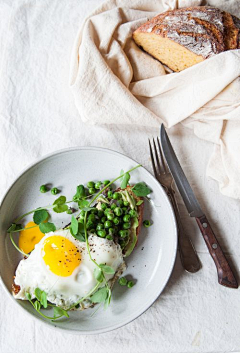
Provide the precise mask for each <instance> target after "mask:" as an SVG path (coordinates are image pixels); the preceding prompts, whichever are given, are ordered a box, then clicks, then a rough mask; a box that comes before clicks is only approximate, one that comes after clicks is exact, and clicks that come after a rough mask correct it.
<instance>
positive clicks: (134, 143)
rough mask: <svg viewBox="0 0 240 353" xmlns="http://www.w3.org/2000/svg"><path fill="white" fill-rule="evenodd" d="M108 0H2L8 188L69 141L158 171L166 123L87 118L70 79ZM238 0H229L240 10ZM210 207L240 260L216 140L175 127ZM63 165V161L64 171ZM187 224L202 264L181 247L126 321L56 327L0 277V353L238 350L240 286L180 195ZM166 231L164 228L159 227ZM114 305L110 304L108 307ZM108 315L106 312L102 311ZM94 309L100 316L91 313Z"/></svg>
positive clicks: (1, 188) (2, 180)
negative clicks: (155, 145)
mask: <svg viewBox="0 0 240 353" xmlns="http://www.w3.org/2000/svg"><path fill="white" fill-rule="evenodd" d="M99 3H100V0H89V1H85V0H68V1H60V0H44V1H43V0H16V1H12V0H4V1H3V0H2V1H0V15H1V21H0V52H1V78H0V88H1V94H0V104H1V107H0V151H1V153H0V166H1V172H0V198H1V199H2V197H3V195H4V193H5V192H6V190H7V188H8V187H9V186H10V185H11V183H12V182H13V181H14V179H15V178H16V177H17V175H18V174H19V173H20V172H22V170H23V168H25V167H26V166H27V165H28V164H29V163H33V162H34V161H35V160H36V158H39V157H41V156H44V155H45V154H47V153H50V152H53V151H56V150H59V149H61V148H65V147H74V146H99V147H106V148H110V149H113V150H116V151H119V152H121V153H124V154H126V155H128V156H130V157H131V158H133V159H135V160H137V161H139V163H142V164H143V165H144V166H145V167H146V168H148V169H149V171H150V172H152V168H151V161H150V159H149V151H148V141H147V139H148V138H150V137H152V136H154V137H156V135H157V133H158V128H154V127H152V128H150V127H140V126H137V125H136V126H135V127H134V128H133V127H132V126H130V125H124V126H120V125H104V126H103V125H102V126H101V125H93V126H89V125H88V124H85V123H83V122H82V121H81V119H80V117H79V113H78V111H77V109H76V107H75V103H74V100H73V95H72V92H71V90H70V88H69V83H68V80H69V63H70V57H71V50H72V47H73V43H74V39H75V37H76V35H77V32H78V28H79V25H80V24H81V23H82V22H83V20H84V18H85V17H86V16H87V15H88V14H89V13H91V12H92V11H93V10H94V8H95V7H97V6H99ZM235 3H236V2H235V1H224V2H223V5H221V6H226V7H227V9H229V10H231V8H232V10H233V12H234V4H235ZM169 135H170V138H171V141H172V142H173V144H174V147H175V150H176V152H177V154H178V156H179V158H180V162H181V164H182V166H183V168H184V171H185V172H186V174H187V176H188V178H189V181H190V183H191V185H192V186H193V188H194V191H195V193H196V195H197V197H198V198H199V200H200V202H201V205H202V207H203V208H204V209H205V210H206V212H207V215H208V216H209V219H210V220H211V222H212V226H213V228H214V230H215V231H216V232H217V233H218V235H219V240H220V242H221V244H222V246H223V248H224V250H225V253H226V254H227V256H228V258H229V259H230V260H231V261H232V262H233V263H234V264H235V269H236V270H237V271H238V274H239V269H240V238H239V229H240V219H239V213H240V202H239V200H234V199H232V198H229V197H224V196H223V195H222V194H220V193H219V190H218V185H217V183H216V182H215V181H214V180H212V179H211V178H209V177H206V175H205V168H206V164H207V161H208V160H209V156H210V154H211V153H212V144H211V143H208V142H206V141H204V140H202V139H199V138H197V137H196V136H195V135H194V134H193V132H192V131H191V130H189V129H186V128H185V127H183V126H182V125H181V124H177V125H176V126H174V127H172V128H171V129H170V130H169ZM56 172H57V171H56ZM178 202H179V207H180V211H181V215H182V218H183V222H184V228H185V230H186V232H187V233H188V234H189V235H190V236H191V238H192V240H193V242H194V244H195V247H196V249H197V252H198V254H199V256H200V259H201V262H202V264H203V268H202V269H201V271H199V272H198V273H197V274H195V275H190V274H187V273H185V272H184V271H183V269H182V267H181V263H180V260H179V257H178V258H177V262H176V265H175V268H174V270H173V273H172V276H171V279H170V281H169V283H168V285H167V286H166V288H165V290H164V292H163V293H162V295H161V296H160V298H159V299H158V300H157V301H156V302H155V303H154V305H153V306H152V307H151V308H150V309H149V310H147V312H146V313H144V314H143V315H142V316H140V317H139V318H137V319H136V320H135V321H133V322H132V323H130V324H128V325H126V326H125V327H122V328H120V329H118V330H115V331H112V332H109V333H105V334H102V335H93V336H85V335H83V336H78V335H72V334H65V333H62V332H59V331H54V330H52V329H49V328H48V327H45V326H44V325H42V324H40V323H39V322H38V321H37V320H34V319H33V318H32V317H30V316H28V315H27V314H26V312H24V311H22V310H21V309H20V308H18V306H17V305H16V304H15V303H13V302H12V300H10V299H9V296H8V295H6V293H5V291H4V290H3V288H2V286H1V285H0V298H1V300H0V352H1V353H16V352H17V353H85V352H87V353H133V352H134V353H210V352H211V353H213V352H216V353H225V352H238V353H239V351H240V325H239V312H240V300H239V289H238V290H229V289H227V288H224V287H222V286H220V285H218V284H217V278H216V270H215V267H214V264H213V261H212V259H211V257H210V255H209V253H208V251H207V249H206V246H205V243H204V241H203V240H202V237H201V235H200V232H199V230H198V228H197V225H196V224H195V223H196V222H195V221H194V220H191V219H189V217H188V215H187V214H186V210H185V206H184V205H183V204H182V201H181V199H180V198H179V200H178ZM159 236H161V235H159ZM109 310H111V307H110V308H109ZM103 317H104V312H103ZM93 319H94V318H93Z"/></svg>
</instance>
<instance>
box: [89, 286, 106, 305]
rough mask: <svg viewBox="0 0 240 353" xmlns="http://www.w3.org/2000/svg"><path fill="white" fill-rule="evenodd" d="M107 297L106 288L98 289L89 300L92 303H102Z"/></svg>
mask: <svg viewBox="0 0 240 353" xmlns="http://www.w3.org/2000/svg"><path fill="white" fill-rule="evenodd" d="M107 295H108V289H107V288H106V287H103V288H100V289H98V291H97V292H96V293H94V294H93V295H92V296H91V298H90V299H91V301H92V302H93V303H102V302H105V300H106V298H107Z"/></svg>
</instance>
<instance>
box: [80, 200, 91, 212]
mask: <svg viewBox="0 0 240 353" xmlns="http://www.w3.org/2000/svg"><path fill="white" fill-rule="evenodd" d="M78 206H79V208H81V210H83V211H90V210H91V207H89V202H88V201H87V200H80V201H78Z"/></svg>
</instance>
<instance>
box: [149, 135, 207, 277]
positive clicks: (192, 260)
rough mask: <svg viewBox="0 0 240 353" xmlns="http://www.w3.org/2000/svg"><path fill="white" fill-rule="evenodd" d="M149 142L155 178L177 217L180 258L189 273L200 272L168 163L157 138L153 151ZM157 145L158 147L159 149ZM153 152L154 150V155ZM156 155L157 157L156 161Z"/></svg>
mask: <svg viewBox="0 0 240 353" xmlns="http://www.w3.org/2000/svg"><path fill="white" fill-rule="evenodd" d="M148 142H149V148H150V156H151V161H152V167H153V172H154V175H155V178H156V179H157V180H158V182H159V183H160V184H161V185H162V187H163V189H164V190H165V192H166V194H167V195H168V197H169V199H170V201H171V204H172V207H173V210H174V213H175V216H176V221H177V229H178V246H179V252H180V258H181V262H182V265H183V268H184V269H185V270H186V271H187V272H191V273H195V272H197V271H199V270H200V268H201V262H200V260H199V257H198V255H197V253H196V250H195V248H194V246H193V243H192V241H191V239H190V238H189V236H188V235H187V234H186V233H185V231H184V228H183V225H182V222H181V217H180V214H179V210H178V206H177V202H176V199H175V196H174V194H175V191H174V189H173V177H172V175H171V173H170V172H169V169H168V166H167V164H166V162H165V161H164V157H163V154H162V150H161V146H160V143H159V139H158V138H157V144H156V143H155V140H154V139H153V149H152V146H151V141H150V140H149V139H148ZM156 145H157V146H158V148H157V146H156ZM153 150H154V153H153ZM154 155H155V159H154ZM155 161H156V162H155Z"/></svg>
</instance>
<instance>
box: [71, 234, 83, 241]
mask: <svg viewBox="0 0 240 353" xmlns="http://www.w3.org/2000/svg"><path fill="white" fill-rule="evenodd" d="M72 236H73V237H74V238H75V239H77V240H79V241H82V242H85V241H86V239H85V236H84V235H83V234H76V235H72Z"/></svg>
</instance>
